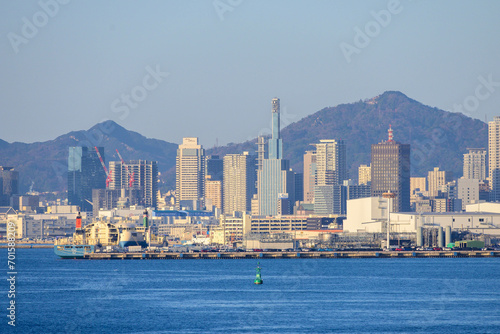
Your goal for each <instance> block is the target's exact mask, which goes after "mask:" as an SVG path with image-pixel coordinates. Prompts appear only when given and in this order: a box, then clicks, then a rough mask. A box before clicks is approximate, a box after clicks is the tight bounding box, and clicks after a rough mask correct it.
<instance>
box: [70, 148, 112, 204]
mask: <svg viewBox="0 0 500 334" xmlns="http://www.w3.org/2000/svg"><path fill="white" fill-rule="evenodd" d="M97 149H98V150H99V154H100V155H101V157H102V159H103V161H104V148H103V147H98V148H97ZM105 188H106V173H105V171H104V168H103V167H102V165H101V162H100V161H99V157H98V155H97V152H96V151H95V148H92V147H81V146H77V147H70V148H69V155H68V203H69V204H70V205H77V206H79V207H80V210H82V211H87V212H90V211H92V204H91V203H92V189H105Z"/></svg>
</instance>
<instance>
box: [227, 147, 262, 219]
mask: <svg viewBox="0 0 500 334" xmlns="http://www.w3.org/2000/svg"><path fill="white" fill-rule="evenodd" d="M256 179H257V159H256V156H254V155H249V154H248V152H243V154H228V155H226V156H224V181H223V198H224V204H223V206H224V213H225V214H229V215H230V214H232V213H233V212H235V211H239V212H251V210H252V205H251V200H252V197H253V195H254V194H255V193H256V192H257V189H256V187H255V185H256Z"/></svg>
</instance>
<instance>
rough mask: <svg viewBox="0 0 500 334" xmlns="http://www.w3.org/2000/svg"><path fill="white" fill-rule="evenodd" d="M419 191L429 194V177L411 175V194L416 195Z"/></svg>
mask: <svg viewBox="0 0 500 334" xmlns="http://www.w3.org/2000/svg"><path fill="white" fill-rule="evenodd" d="M417 192H420V193H422V194H425V195H427V178H426V177H411V178H410V194H411V195H416V193H417Z"/></svg>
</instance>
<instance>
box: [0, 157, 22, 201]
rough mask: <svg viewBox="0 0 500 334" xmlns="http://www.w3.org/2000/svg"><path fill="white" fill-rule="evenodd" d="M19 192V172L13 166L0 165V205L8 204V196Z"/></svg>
mask: <svg viewBox="0 0 500 334" xmlns="http://www.w3.org/2000/svg"><path fill="white" fill-rule="evenodd" d="M17 194H19V172H18V171H16V170H15V169H14V167H2V166H0V206H8V205H10V198H11V197H12V196H13V195H17Z"/></svg>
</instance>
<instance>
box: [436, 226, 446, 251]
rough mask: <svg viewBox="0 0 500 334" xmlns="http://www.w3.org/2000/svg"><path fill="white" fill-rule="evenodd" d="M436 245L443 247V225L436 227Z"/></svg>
mask: <svg viewBox="0 0 500 334" xmlns="http://www.w3.org/2000/svg"><path fill="white" fill-rule="evenodd" d="M437 241H438V242H437V244H438V247H444V238H443V227H442V226H439V227H438V240H437Z"/></svg>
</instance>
